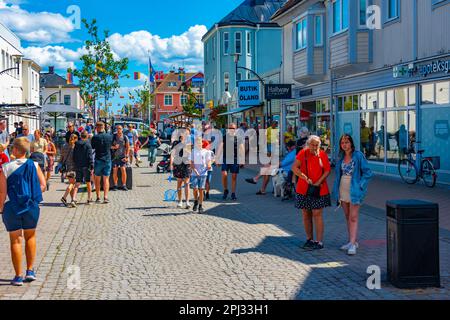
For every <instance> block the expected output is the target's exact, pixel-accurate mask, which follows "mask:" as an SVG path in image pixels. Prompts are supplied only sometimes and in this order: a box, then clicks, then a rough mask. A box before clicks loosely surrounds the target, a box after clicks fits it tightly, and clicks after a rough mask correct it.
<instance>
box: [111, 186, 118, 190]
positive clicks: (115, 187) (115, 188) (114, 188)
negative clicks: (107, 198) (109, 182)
mask: <svg viewBox="0 0 450 320" xmlns="http://www.w3.org/2000/svg"><path fill="white" fill-rule="evenodd" d="M117 189H119V188H118V187H117V186H114V187H112V188H111V191H117Z"/></svg>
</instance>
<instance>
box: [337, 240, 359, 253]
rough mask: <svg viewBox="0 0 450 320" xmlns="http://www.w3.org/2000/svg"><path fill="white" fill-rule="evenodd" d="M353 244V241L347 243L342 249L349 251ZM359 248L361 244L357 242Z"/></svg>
mask: <svg viewBox="0 0 450 320" xmlns="http://www.w3.org/2000/svg"><path fill="white" fill-rule="evenodd" d="M351 245H352V243H351V242H349V243H347V244H346V245H343V246H342V247H341V251H348V249H350V247H351ZM358 248H359V244H358V243H356V249H358Z"/></svg>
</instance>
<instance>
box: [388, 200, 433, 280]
mask: <svg viewBox="0 0 450 320" xmlns="http://www.w3.org/2000/svg"><path fill="white" fill-rule="evenodd" d="M387 237H388V239H387V254H388V256H387V263H388V280H389V281H390V282H391V283H392V284H393V285H394V286H396V287H398V288H403V289H412V288H424V287H440V286H441V283H440V268H439V205H438V204H436V203H430V202H425V201H420V200H397V201H389V202H387Z"/></svg>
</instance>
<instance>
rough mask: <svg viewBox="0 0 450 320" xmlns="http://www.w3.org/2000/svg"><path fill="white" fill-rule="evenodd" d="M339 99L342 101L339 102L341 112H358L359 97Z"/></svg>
mask: <svg viewBox="0 0 450 320" xmlns="http://www.w3.org/2000/svg"><path fill="white" fill-rule="evenodd" d="M339 99H341V101H340V102H338V106H339V107H340V109H339V110H341V111H358V107H359V106H358V100H359V97H358V96H357V95H355V96H347V97H340V98H339ZM361 99H362V98H361Z"/></svg>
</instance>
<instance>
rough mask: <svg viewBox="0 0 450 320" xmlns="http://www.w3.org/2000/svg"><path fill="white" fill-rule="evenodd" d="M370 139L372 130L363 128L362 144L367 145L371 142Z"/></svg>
mask: <svg viewBox="0 0 450 320" xmlns="http://www.w3.org/2000/svg"><path fill="white" fill-rule="evenodd" d="M369 137H370V129H369V128H367V127H365V128H361V142H362V143H367V142H369V140H370V139H369Z"/></svg>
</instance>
